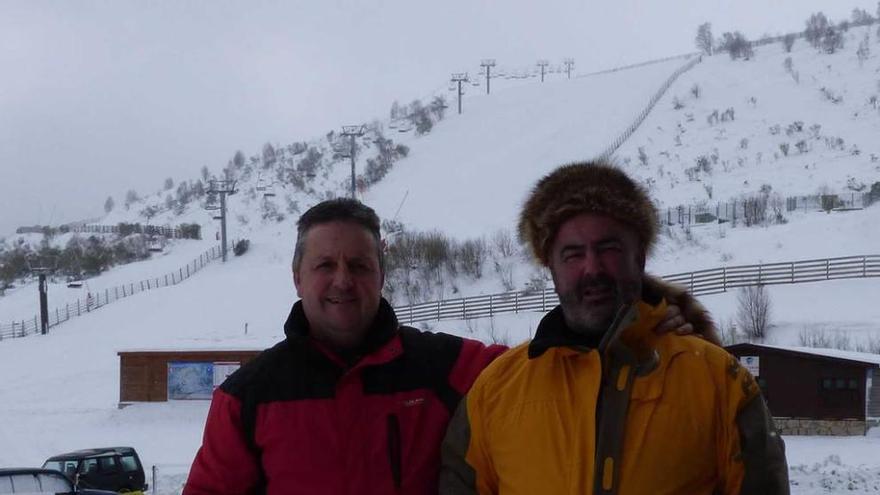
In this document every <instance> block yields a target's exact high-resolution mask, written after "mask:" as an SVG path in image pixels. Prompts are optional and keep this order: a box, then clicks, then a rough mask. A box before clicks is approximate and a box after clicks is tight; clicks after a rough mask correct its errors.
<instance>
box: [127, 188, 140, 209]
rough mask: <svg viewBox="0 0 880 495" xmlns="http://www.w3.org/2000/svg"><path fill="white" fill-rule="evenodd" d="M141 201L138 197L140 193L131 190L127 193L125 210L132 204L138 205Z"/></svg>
mask: <svg viewBox="0 0 880 495" xmlns="http://www.w3.org/2000/svg"><path fill="white" fill-rule="evenodd" d="M140 200H141V198H140V196H138V193H137V192H135V190H134V189H129V190H128V192H126V193H125V209H126V210H127V209H128V208H129V207H130V206H131V205H132V203H136V202H138V201H140Z"/></svg>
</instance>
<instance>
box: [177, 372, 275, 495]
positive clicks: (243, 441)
mask: <svg viewBox="0 0 880 495" xmlns="http://www.w3.org/2000/svg"><path fill="white" fill-rule="evenodd" d="M261 472H262V471H261V469H260V465H259V459H258V458H257V456H256V455H255V454H254V451H253V449H252V447H251V446H250V445H249V442H248V440H247V437H246V435H245V432H244V429H243V426H242V419H241V402H240V401H239V400H238V399H237V398H235V397H233V396H232V395H230V394H228V393H226V392H224V391H223V390H222V389H219V388H218V389H217V390H215V391H214V396H213V399H212V400H211V408H210V410H209V411H208V419H207V421H206V423H205V433H204V436H203V438H202V446H201V448H200V449H199V451H198V453H197V454H196V458H195V460H194V461H193V465H192V468H191V469H190V472H189V477H188V478H187V480H186V485H185V486H184V488H183V495H225V494H229V495H233V494H239V495H240V494H249V493H255V492H257V491H258V489H259V487H260V485H261V481H262V476H261Z"/></svg>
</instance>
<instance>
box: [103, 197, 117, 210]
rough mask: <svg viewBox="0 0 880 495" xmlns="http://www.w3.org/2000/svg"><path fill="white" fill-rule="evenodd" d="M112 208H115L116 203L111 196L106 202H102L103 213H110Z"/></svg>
mask: <svg viewBox="0 0 880 495" xmlns="http://www.w3.org/2000/svg"><path fill="white" fill-rule="evenodd" d="M114 206H116V202H115V201H113V196H107V201H104V212H105V213H110V212H111V211H113V207H114Z"/></svg>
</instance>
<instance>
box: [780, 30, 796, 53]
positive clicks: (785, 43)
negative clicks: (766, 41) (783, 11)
mask: <svg viewBox="0 0 880 495" xmlns="http://www.w3.org/2000/svg"><path fill="white" fill-rule="evenodd" d="M796 39H797V36H795V35H794V34H793V33H789V34H786V35H785V37H783V38H782V48H784V49H785V53H791V49H792V47H794V40H796Z"/></svg>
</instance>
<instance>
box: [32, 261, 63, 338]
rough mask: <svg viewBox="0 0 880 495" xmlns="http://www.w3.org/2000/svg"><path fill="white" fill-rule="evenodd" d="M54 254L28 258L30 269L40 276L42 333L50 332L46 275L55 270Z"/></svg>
mask: <svg viewBox="0 0 880 495" xmlns="http://www.w3.org/2000/svg"><path fill="white" fill-rule="evenodd" d="M55 264H56V260H55V257H54V256H34V257H30V258H28V259H27V265H28V269H30V271H31V272H32V273H36V274H37V275H38V276H39V280H40V283H39V291H40V333H42V334H43V335H46V334H47V333H49V301H48V298H49V297H48V292H49V291H48V286H47V284H46V275H47V274H49V273H52V272H54V271H55Z"/></svg>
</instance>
